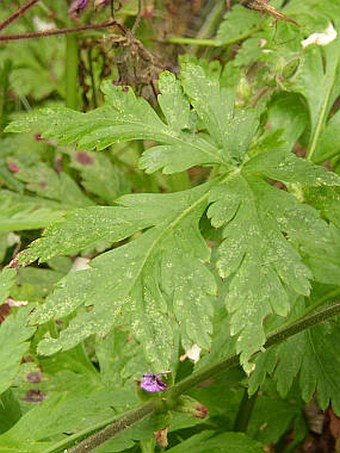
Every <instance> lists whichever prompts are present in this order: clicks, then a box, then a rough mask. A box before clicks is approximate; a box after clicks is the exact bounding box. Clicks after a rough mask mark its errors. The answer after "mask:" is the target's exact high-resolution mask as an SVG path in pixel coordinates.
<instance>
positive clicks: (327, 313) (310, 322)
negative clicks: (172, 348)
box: [51, 302, 340, 453]
mask: <svg viewBox="0 0 340 453" xmlns="http://www.w3.org/2000/svg"><path fill="white" fill-rule="evenodd" d="M339 314H340V302H335V303H333V304H330V305H327V306H326V307H323V308H322V309H321V310H317V311H315V312H314V313H311V314H309V315H307V316H305V317H303V318H299V319H297V320H295V321H290V322H288V323H286V324H284V325H283V326H281V327H280V328H278V329H276V330H274V331H273V332H272V333H270V334H269V335H268V339H267V341H266V343H265V345H264V348H268V347H270V346H272V345H274V344H277V343H282V342H283V341H285V340H287V339H288V338H290V337H292V336H293V335H296V334H298V333H300V332H303V331H304V330H306V329H309V328H311V327H314V326H316V325H318V324H320V323H322V322H325V321H327V320H329V319H330V318H332V317H334V316H337V315H339ZM259 353H261V350H259V351H257V352H256V353H254V354H253V356H252V358H255V356H257V355H258V354H259ZM238 365H239V354H233V355H232V356H229V357H227V358H224V359H222V360H220V361H218V362H217V363H215V364H213V365H210V366H207V367H206V368H204V369H202V370H199V371H198V372H197V373H194V374H193V375H191V376H188V377H187V378H185V379H183V380H182V381H180V382H178V383H177V384H175V385H174V386H173V387H172V388H171V389H169V390H168V391H166V392H164V394H163V395H164V397H163V398H161V399H160V398H158V397H157V398H154V399H152V400H150V401H149V402H148V403H146V404H144V405H142V406H139V407H137V408H136V409H132V410H131V411H130V412H128V413H126V414H125V415H123V416H122V417H121V418H119V419H116V420H114V421H113V422H112V423H110V424H109V425H108V426H106V427H105V428H104V429H101V430H100V431H98V432H96V433H95V434H92V435H91V436H90V437H88V438H87V439H86V440H83V441H82V442H80V443H79V444H78V445H77V446H75V447H73V448H72V449H71V450H70V453H81V452H83V451H91V449H93V448H95V447H98V446H99V445H101V444H103V443H104V442H106V441H108V440H109V439H111V438H112V437H114V436H115V435H117V434H119V433H120V432H122V431H124V430H125V429H127V428H129V427H130V426H132V425H133V424H135V423H137V422H139V421H141V420H142V419H144V418H145V417H147V416H149V415H152V414H155V413H162V412H164V411H167V410H168V409H169V406H171V407H172V406H173V404H174V401H176V399H178V398H179V397H180V396H181V395H182V394H183V393H184V392H186V391H187V390H190V389H192V388H193V387H195V386H196V385H198V384H200V383H202V382H204V381H205V380H207V379H208V378H211V377H212V376H216V375H217V374H219V373H221V372H222V371H226V370H228V369H230V368H233V367H235V366H238ZM168 401H169V404H167V402H168ZM254 402H255V401H254ZM250 414H251V411H250V413H249V417H250ZM243 428H244V427H243ZM78 440H79V438H78ZM56 451H61V450H53V452H54V453H56ZM51 453H52V451H51Z"/></svg>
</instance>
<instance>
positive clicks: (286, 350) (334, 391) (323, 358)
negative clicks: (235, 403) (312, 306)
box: [249, 303, 340, 414]
mask: <svg viewBox="0 0 340 453" xmlns="http://www.w3.org/2000/svg"><path fill="white" fill-rule="evenodd" d="M296 310H297V311H300V312H301V311H302V310H303V305H302V304H301V303H300V304H299V305H298V306H297V309H296ZM339 335H340V330H339V328H338V327H337V326H336V325H332V324H331V323H327V324H324V325H319V326H316V327H313V328H311V329H309V330H306V331H304V332H301V333H299V334H297V335H294V336H293V337H291V338H289V339H288V340H287V341H286V342H284V343H282V344H280V345H278V346H275V347H274V348H270V349H269V350H268V351H266V352H263V353H262V354H261V355H260V356H259V357H258V358H257V359H256V368H255V372H254V373H253V374H252V376H251V377H250V381H249V384H250V387H249V393H250V394H253V393H254V392H255V391H256V389H257V388H258V387H260V386H261V385H262V384H263V382H264V379H265V376H266V374H267V373H269V374H270V375H272V376H273V378H274V381H275V382H276V386H277V389H278V391H279V393H280V395H281V396H282V397H283V398H284V397H286V395H287V393H288V391H289V390H290V389H291V387H292V385H293V382H294V381H295V380H296V379H297V378H298V380H299V385H300V388H301V394H302V397H303V399H304V400H305V401H306V402H308V401H310V400H311V399H312V397H313V395H314V393H315V392H316V395H317V398H318V401H319V404H320V407H321V408H322V409H326V408H327V407H328V405H329V403H330V402H331V403H332V407H333V409H334V411H335V412H336V413H337V414H339V413H340V399H339V398H340V385H339V382H338V379H337V376H338V374H339V372H340V359H339V345H340V342H339V340H340V337H339Z"/></svg>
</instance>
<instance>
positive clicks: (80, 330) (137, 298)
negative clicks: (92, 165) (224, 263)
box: [31, 184, 216, 370]
mask: <svg viewBox="0 0 340 453" xmlns="http://www.w3.org/2000/svg"><path fill="white" fill-rule="evenodd" d="M209 188H210V185H209V184H206V185H203V186H200V187H197V188H195V189H192V190H189V191H185V192H182V193H176V194H169V196H168V199H169V202H170V203H169V204H165V205H163V206H164V208H163V207H162V208H161V209H160V213H162V210H163V218H162V216H158V222H159V224H158V225H157V226H155V227H154V228H152V229H149V230H148V231H147V232H145V233H144V234H143V235H142V236H140V237H139V238H137V239H135V240H134V241H132V242H130V243H128V244H126V245H123V246H121V247H119V248H117V249H114V250H111V251H110V252H107V253H104V254H103V255H101V256H99V257H97V258H95V259H94V260H93V261H92V262H91V269H89V270H85V271H80V272H78V273H74V274H70V275H69V276H68V277H66V278H65V279H64V280H63V281H62V282H61V284H60V288H59V289H57V290H56V292H55V293H54V294H52V295H51V296H50V297H49V298H48V299H47V302H46V304H44V305H43V306H41V307H39V308H37V310H36V312H35V313H34V314H33V315H32V319H31V322H33V323H43V322H46V321H47V320H49V319H51V318H56V317H63V316H65V315H67V314H69V313H71V312H72V311H74V310H75V309H76V308H77V307H81V306H85V307H84V308H81V309H80V311H79V312H78V315H77V316H76V317H75V318H73V319H72V320H71V321H70V325H69V327H68V328H67V329H66V330H64V331H62V332H61V334H60V337H59V338H58V339H52V338H47V339H45V340H44V341H43V342H42V343H40V346H39V352H40V353H42V354H46V355H49V354H52V353H54V352H56V351H57V350H59V349H60V348H63V349H69V348H71V347H73V346H74V345H76V344H77V343H78V342H79V341H81V340H82V339H84V338H87V337H88V336H89V335H91V334H94V333H99V334H101V335H105V334H106V333H108V332H109V330H111V328H112V327H113V326H114V325H115V324H116V325H117V324H118V325H119V324H121V323H123V324H125V325H126V324H127V323H128V324H129V325H130V326H131V330H132V333H133V334H134V336H135V338H136V339H137V340H138V341H139V342H140V343H141V344H142V346H143V350H144V354H145V356H146V358H147V360H148V361H149V362H150V363H151V364H152V365H153V367H154V368H155V369H156V370H164V369H167V368H168V367H169V364H170V363H171V361H172V356H173V354H174V353H175V354H176V353H177V346H176V344H177V342H178V335H179V334H180V335H181V337H182V342H183V345H184V346H187V345H189V344H190V345H192V343H197V344H198V345H200V346H201V347H203V348H206V349H207V348H208V347H209V345H210V334H211V331H212V327H211V316H212V307H211V300H210V296H211V295H213V294H214V293H215V291H216V284H215V281H214V278H213V276H212V275H211V273H210V272H209V271H208V269H207V268H206V267H205V265H204V262H206V261H207V260H208V259H209V255H210V253H209V249H208V248H207V246H206V244H205V242H204V240H203V238H202V237H201V235H200V233H199V230H198V222H199V219H200V217H201V215H202V212H203V210H204V209H205V207H206V205H207V191H208V189H209ZM166 198H167V196H166ZM138 199H139V197H138V196H133V195H132V196H126V197H123V198H122V202H123V203H125V206H126V208H127V213H128V214H129V208H130V207H131V206H134V203H135V200H138ZM147 199H148V200H149V202H150V201H152V202H153V203H152V204H148V205H147V204H146V212H152V210H153V212H154V213H155V212H156V206H157V205H156V204H155V203H154V201H156V200H157V199H158V200H159V199H160V196H159V195H146V196H145V200H147ZM162 200H163V199H162ZM176 200H181V202H180V203H176V204H175V201H176ZM172 203H173V204H172ZM171 204H172V206H173V208H172V209H173V210H171V209H170V208H171ZM165 206H166V207H167V210H165ZM113 209H114V208H113ZM121 209H122V208H121ZM133 211H134V212H135V210H133ZM122 214H123V210H122ZM144 214H145V212H144ZM153 218H154V219H155V217H153ZM86 307H88V308H86ZM175 322H177V323H178V325H179V326H180V327H179V328H178V327H177V328H176V324H175Z"/></svg>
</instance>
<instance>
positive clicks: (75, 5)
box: [68, 0, 88, 21]
mask: <svg viewBox="0 0 340 453" xmlns="http://www.w3.org/2000/svg"><path fill="white" fill-rule="evenodd" d="M87 4H88V0H74V1H73V2H72V3H71V5H70V7H69V9H68V14H69V16H70V17H71V19H72V20H74V21H78V20H79V14H80V13H81V12H82V10H83V9H85V8H86V6H87Z"/></svg>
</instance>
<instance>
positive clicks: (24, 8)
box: [0, 0, 39, 30]
mask: <svg viewBox="0 0 340 453" xmlns="http://www.w3.org/2000/svg"><path fill="white" fill-rule="evenodd" d="M38 1H39V0H30V1H29V2H27V3H26V5H24V6H22V7H21V8H19V9H18V10H17V11H15V13H13V14H12V15H11V16H9V17H7V19H5V20H4V21H3V22H1V23H0V30H3V29H4V28H6V27H7V26H8V25H9V24H11V23H12V22H13V21H15V20H16V19H17V18H18V17H19V16H21V15H22V14H24V12H25V11H27V10H28V8H31V6H33V5H35V4H36V3H38Z"/></svg>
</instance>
